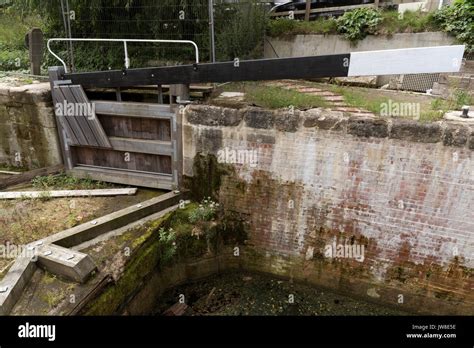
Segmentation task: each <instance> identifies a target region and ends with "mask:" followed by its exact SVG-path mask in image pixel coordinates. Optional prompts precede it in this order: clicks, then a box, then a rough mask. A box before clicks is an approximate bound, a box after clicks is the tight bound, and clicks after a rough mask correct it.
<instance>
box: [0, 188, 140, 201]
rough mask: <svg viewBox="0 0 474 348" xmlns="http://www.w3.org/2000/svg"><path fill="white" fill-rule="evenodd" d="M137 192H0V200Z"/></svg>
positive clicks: (131, 193) (106, 190)
mask: <svg viewBox="0 0 474 348" xmlns="http://www.w3.org/2000/svg"><path fill="white" fill-rule="evenodd" d="M136 192H137V189H136V188H125V189H99V190H58V191H56V190H53V191H21V192H20V191H14V192H0V199H18V198H46V197H47V198H60V197H103V196H130V195H134V194H135V193H136Z"/></svg>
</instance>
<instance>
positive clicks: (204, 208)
mask: <svg viewBox="0 0 474 348" xmlns="http://www.w3.org/2000/svg"><path fill="white" fill-rule="evenodd" d="M218 207H219V203H216V202H214V201H212V200H211V198H210V197H208V198H206V199H204V200H203V201H202V203H201V204H199V207H198V208H196V209H194V210H193V211H191V213H190V214H189V222H191V223H192V224H195V223H198V222H201V221H210V220H212V219H213V218H214V217H215V216H216V213H217V209H218Z"/></svg>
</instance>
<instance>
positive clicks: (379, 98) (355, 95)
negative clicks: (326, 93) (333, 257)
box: [318, 85, 474, 122]
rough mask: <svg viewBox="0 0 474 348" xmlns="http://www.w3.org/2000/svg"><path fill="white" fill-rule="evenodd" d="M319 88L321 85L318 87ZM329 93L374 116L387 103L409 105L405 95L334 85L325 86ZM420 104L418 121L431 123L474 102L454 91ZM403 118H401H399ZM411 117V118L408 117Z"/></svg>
mask: <svg viewBox="0 0 474 348" xmlns="http://www.w3.org/2000/svg"><path fill="white" fill-rule="evenodd" d="M318 86H321V85H318ZM325 86H326V88H327V87H329V88H330V89H331V91H333V92H335V93H338V94H340V95H342V96H343V97H344V101H345V102H346V103H347V104H348V105H350V106H353V107H357V108H362V109H366V110H368V111H370V112H373V113H374V114H375V115H380V114H381V108H382V105H384V104H385V105H387V104H388V103H389V101H390V100H391V101H392V102H397V103H410V102H411V101H410V100H408V99H407V95H406V94H393V95H390V96H387V95H380V94H377V93H368V92H367V89H365V88H354V87H344V86H336V85H325ZM413 102H415V103H420V115H419V121H421V122H433V121H439V120H440V119H442V117H443V115H444V113H446V112H447V111H449V110H459V109H460V108H461V107H462V106H463V105H470V104H471V103H473V102H474V100H473V98H472V97H471V96H470V95H469V94H468V93H467V92H465V91H463V90H460V89H459V90H456V91H455V92H454V93H453V94H452V95H451V96H450V98H448V99H446V100H445V99H441V98H436V99H433V100H431V102H421V101H413ZM401 117H403V116H401ZM410 117H412V116H410Z"/></svg>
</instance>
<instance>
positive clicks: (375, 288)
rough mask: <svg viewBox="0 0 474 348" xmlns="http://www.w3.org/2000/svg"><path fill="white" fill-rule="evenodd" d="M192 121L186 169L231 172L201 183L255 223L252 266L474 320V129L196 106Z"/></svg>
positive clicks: (188, 116)
mask: <svg viewBox="0 0 474 348" xmlns="http://www.w3.org/2000/svg"><path fill="white" fill-rule="evenodd" d="M183 122H184V128H183V132H184V133H183V139H184V144H183V146H184V174H185V175H186V176H188V177H193V176H196V175H202V173H203V172H207V173H208V174H205V175H210V176H212V175H214V174H213V171H212V170H209V168H210V167H209V168H207V169H206V170H205V171H202V170H201V171H200V173H201V174H198V173H196V171H197V170H196V163H197V161H196V159H197V158H198V157H199V156H211V157H213V156H214V157H215V158H216V159H217V162H218V163H219V164H218V165H219V166H224V167H225V168H227V169H226V171H225V172H226V173H227V174H225V175H222V176H221V177H220V178H219V179H218V180H216V178H203V179H202V180H201V182H203V183H208V182H209V183H210V182H214V183H215V182H220V187H219V189H218V191H217V195H218V197H219V200H220V202H221V203H222V205H223V206H224V208H225V209H226V210H228V211H229V212H235V213H237V214H240V215H241V216H243V217H244V219H245V220H246V222H247V225H248V226H249V227H248V228H249V232H248V234H249V239H248V241H247V243H246V245H247V246H246V247H245V250H244V251H243V252H242V255H243V256H242V257H243V263H244V265H245V267H246V268H248V269H253V270H257V271H264V272H269V273H273V274H278V275H283V276H287V277H290V278H294V279H297V280H302V281H308V282H310V283H313V284H316V285H320V286H324V287H328V288H331V289H334V290H337V291H341V292H344V293H348V294H351V295H356V296H359V297H361V298H364V299H366V300H371V301H376V302H383V303H384V304H387V305H394V306H404V308H406V309H409V310H410V311H415V312H419V313H432V314H441V313H444V314H447V313H451V314H454V313H456V314H472V313H473V310H474V297H473V292H472V287H473V285H474V284H473V281H472V278H471V276H470V274H471V272H472V269H473V267H474V253H473V252H474V244H473V240H474V212H473V210H472V204H473V193H474V191H473V190H474V174H473V173H474V172H473V168H474V166H473V150H474V127H473V126H472V124H471V126H467V125H463V124H455V123H448V122H444V121H443V122H437V123H418V122H416V121H411V120H400V119H390V118H360V117H346V116H345V115H343V114H342V113H340V112H334V111H329V110H323V109H312V110H308V111H305V112H299V111H295V112H294V114H291V113H290V112H289V111H266V110H262V109H257V108H248V109H242V110H236V109H228V108H219V107H214V106H188V107H187V109H186V112H185V117H184V121H183ZM229 168H230V170H229ZM216 172H219V173H222V172H223V171H219V170H217V171H216ZM341 246H342V247H341ZM362 247H363V248H364V249H363V250H362ZM357 248H358V249H357ZM361 251H362V252H361ZM351 252H352V254H351Z"/></svg>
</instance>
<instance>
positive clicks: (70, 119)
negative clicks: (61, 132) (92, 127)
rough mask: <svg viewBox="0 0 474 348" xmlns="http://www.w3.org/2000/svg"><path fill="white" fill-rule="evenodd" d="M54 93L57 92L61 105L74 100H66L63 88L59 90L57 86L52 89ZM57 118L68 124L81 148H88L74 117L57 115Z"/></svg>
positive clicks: (66, 95) (66, 96)
mask: <svg viewBox="0 0 474 348" xmlns="http://www.w3.org/2000/svg"><path fill="white" fill-rule="evenodd" d="M54 89H55V91H56V92H57V97H58V99H59V103H61V104H63V103H64V101H66V102H67V103H74V100H72V101H70V100H69V99H68V94H67V93H66V94H64V92H65V91H66V92H67V90H64V89H63V88H61V86H57V87H55V88H54ZM55 111H57V110H55ZM57 116H59V117H62V118H63V119H64V120H65V121H66V122H67V123H68V124H69V127H70V128H71V129H72V132H73V133H74V135H75V137H76V139H77V141H78V143H79V145H83V146H88V145H89V143H88V141H87V138H86V136H85V135H84V133H83V131H82V128H81V126H80V124H79V122H78V120H77V119H76V117H74V116H66V115H57Z"/></svg>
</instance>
